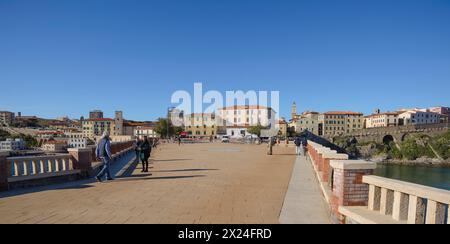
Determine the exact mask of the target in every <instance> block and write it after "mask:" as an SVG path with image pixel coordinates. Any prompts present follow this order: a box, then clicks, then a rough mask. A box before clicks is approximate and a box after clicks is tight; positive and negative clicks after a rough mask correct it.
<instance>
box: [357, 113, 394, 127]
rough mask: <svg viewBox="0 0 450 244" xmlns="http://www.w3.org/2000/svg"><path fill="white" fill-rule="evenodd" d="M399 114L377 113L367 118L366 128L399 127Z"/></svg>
mask: <svg viewBox="0 0 450 244" xmlns="http://www.w3.org/2000/svg"><path fill="white" fill-rule="evenodd" d="M398 115H399V113H395V112H387V113H375V114H372V115H369V116H367V117H366V118H365V124H366V125H365V127H366V128H380V127H391V126H398V125H399V117H398Z"/></svg>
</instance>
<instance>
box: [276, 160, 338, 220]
mask: <svg viewBox="0 0 450 244" xmlns="http://www.w3.org/2000/svg"><path fill="white" fill-rule="evenodd" d="M329 216H330V215H329V212H328V206H327V205H326V203H325V199H324V197H323V195H322V191H321V190H320V186H319V182H318V181H317V178H316V175H315V172H314V169H313V167H312V165H311V163H310V162H309V161H307V160H306V157H303V156H299V157H297V159H296V161H295V166H294V170H293V172H292V178H291V182H290V183H289V189H288V191H287V193H286V198H285V200H284V204H283V209H282V211H281V215H280V223H282V224H330V223H331V220H330V218H329Z"/></svg>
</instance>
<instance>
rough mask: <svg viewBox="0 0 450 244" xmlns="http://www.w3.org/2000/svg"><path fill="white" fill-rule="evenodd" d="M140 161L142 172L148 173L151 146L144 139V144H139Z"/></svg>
mask: <svg viewBox="0 0 450 244" xmlns="http://www.w3.org/2000/svg"><path fill="white" fill-rule="evenodd" d="M140 148H141V150H140V152H141V160H142V172H148V158H150V153H151V152H152V146H151V145H150V142H149V141H148V138H147V137H146V136H145V137H144V142H142V144H141V147H140Z"/></svg>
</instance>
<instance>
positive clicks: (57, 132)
mask: <svg viewBox="0 0 450 244" xmlns="http://www.w3.org/2000/svg"><path fill="white" fill-rule="evenodd" d="M36 134H38V135H54V134H56V135H61V134H64V132H62V131H39V132H37V133H36Z"/></svg>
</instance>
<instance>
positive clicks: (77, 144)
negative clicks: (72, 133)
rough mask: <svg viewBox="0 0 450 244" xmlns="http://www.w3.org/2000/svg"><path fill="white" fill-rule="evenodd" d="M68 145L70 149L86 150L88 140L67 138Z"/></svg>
mask: <svg viewBox="0 0 450 244" xmlns="http://www.w3.org/2000/svg"><path fill="white" fill-rule="evenodd" d="M68 145H69V147H70V148H86V147H87V145H88V139H86V138H69V141H68Z"/></svg>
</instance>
